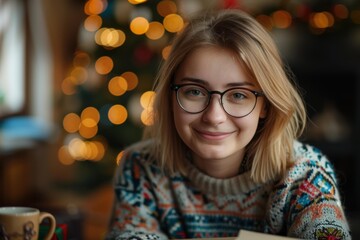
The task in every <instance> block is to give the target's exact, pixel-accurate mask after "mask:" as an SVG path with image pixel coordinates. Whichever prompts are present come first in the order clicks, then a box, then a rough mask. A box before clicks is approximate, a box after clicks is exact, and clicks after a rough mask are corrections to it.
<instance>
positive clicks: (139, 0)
mask: <svg viewBox="0 0 360 240" xmlns="http://www.w3.org/2000/svg"><path fill="white" fill-rule="evenodd" d="M146 1H147V0H128V2H129V3H131V4H134V5H136V4H140V3H144V2H146Z"/></svg>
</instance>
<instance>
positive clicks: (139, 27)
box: [130, 17, 149, 35]
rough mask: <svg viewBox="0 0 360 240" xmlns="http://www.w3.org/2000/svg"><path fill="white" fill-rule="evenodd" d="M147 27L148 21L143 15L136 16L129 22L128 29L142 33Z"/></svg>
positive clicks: (138, 33) (135, 32) (137, 33)
mask: <svg viewBox="0 0 360 240" xmlns="http://www.w3.org/2000/svg"><path fill="white" fill-rule="evenodd" d="M148 29H149V21H148V20H147V19H146V18H144V17H136V18H134V19H133V20H132V21H131V23H130V30H131V32H133V33H134V34H136V35H142V34H144V33H146V32H147V30H148Z"/></svg>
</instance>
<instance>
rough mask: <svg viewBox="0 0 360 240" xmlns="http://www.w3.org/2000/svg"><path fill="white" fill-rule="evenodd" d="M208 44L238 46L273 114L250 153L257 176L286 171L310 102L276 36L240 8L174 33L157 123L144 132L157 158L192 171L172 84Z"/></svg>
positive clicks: (160, 81) (159, 86) (160, 84)
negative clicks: (181, 68) (176, 122)
mask: <svg viewBox="0 0 360 240" xmlns="http://www.w3.org/2000/svg"><path fill="white" fill-rule="evenodd" d="M203 46H219V47H224V48H227V49H230V50H232V51H233V52H234V53H235V54H237V55H238V57H239V59H242V61H243V63H244V65H245V67H246V68H247V71H249V73H250V74H251V77H253V78H254V79H255V80H256V82H257V84H258V85H259V87H260V88H261V90H262V91H263V92H264V94H265V98H266V110H267V116H266V118H264V119H263V120H262V121H261V123H260V124H259V127H258V130H257V133H256V134H255V136H254V138H253V139H252V141H251V142H250V143H249V144H248V146H247V149H246V154H247V156H248V157H249V159H251V160H252V166H251V176H252V179H253V180H254V181H256V182H266V181H269V180H274V179H276V178H278V177H280V176H281V175H282V174H284V172H285V171H286V169H287V167H288V166H289V164H291V160H292V155H293V143H294V140H295V139H296V138H297V137H299V136H300V135H301V133H302V132H303V130H304V128H305V124H306V111H305V107H304V103H303V100H302V98H301V96H300V94H299V93H298V91H297V88H296V86H295V85H294V84H293V83H292V82H291V81H290V80H289V78H288V76H287V73H286V72H285V67H284V65H283V63H282V60H281V58H280V55H279V53H278V50H277V48H276V45H275V43H274V41H273V39H272V38H271V36H270V35H269V34H268V32H267V31H266V30H265V29H264V28H263V27H262V26H261V25H260V24H259V23H258V22H257V21H256V20H255V19H254V18H252V17H251V16H249V15H248V14H246V13H244V12H242V11H240V10H234V9H232V10H229V9H227V10H221V11H218V12H216V13H210V12H208V13H206V14H204V15H200V16H199V17H196V18H193V19H191V20H190V21H189V22H188V24H187V25H186V27H185V28H184V29H183V31H182V32H181V33H180V34H179V35H178V36H177V37H176V38H175V39H174V42H173V44H172V50H171V53H170V55H169V57H168V58H167V60H166V61H164V62H163V64H162V66H161V69H160V71H159V75H158V76H157V79H156V82H155V85H154V91H155V92H156V97H155V100H154V124H153V125H152V126H151V127H150V128H149V129H147V131H145V135H144V136H146V137H151V138H153V139H154V141H155V148H154V152H153V154H154V156H153V157H154V159H157V160H158V161H159V164H160V166H161V167H162V168H163V169H164V170H166V171H168V172H169V173H174V172H175V171H180V172H182V173H183V174H186V169H187V168H186V154H187V152H188V148H187V147H186V146H185V144H184V143H183V142H182V140H181V138H180V137H179V135H178V133H177V132H176V128H175V125H174V119H173V112H172V94H173V93H172V91H171V90H170V84H171V82H172V81H173V78H174V75H175V73H176V71H177V68H178V67H179V65H180V64H181V63H182V62H183V61H184V59H185V58H186V56H187V55H188V54H189V53H190V52H191V51H193V50H194V49H197V48H199V47H203Z"/></svg>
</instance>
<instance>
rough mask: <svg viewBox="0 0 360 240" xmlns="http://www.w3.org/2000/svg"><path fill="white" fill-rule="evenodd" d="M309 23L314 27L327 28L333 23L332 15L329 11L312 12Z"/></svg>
mask: <svg viewBox="0 0 360 240" xmlns="http://www.w3.org/2000/svg"><path fill="white" fill-rule="evenodd" d="M310 24H311V26H312V27H314V28H320V29H323V28H328V27H332V26H333V25H334V17H333V15H332V14H331V13H329V12H318V13H314V14H313V15H312V16H311V17H310Z"/></svg>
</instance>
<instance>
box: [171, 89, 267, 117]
mask: <svg viewBox="0 0 360 240" xmlns="http://www.w3.org/2000/svg"><path fill="white" fill-rule="evenodd" d="M186 86H197V87H201V88H203V89H205V90H206V91H207V93H208V94H209V95H208V100H207V104H206V106H205V107H204V109H203V110H201V111H198V112H189V111H188V110H186V109H184V107H183V106H182V105H181V103H180V101H179V95H178V90H179V89H180V88H182V87H186ZM170 88H171V90H173V91H175V93H176V101H177V103H178V104H179V106H180V107H181V108H182V109H183V110H184V111H185V112H187V113H190V114H197V113H201V112H203V111H205V110H206V109H207V108H208V106H209V104H210V100H211V97H212V95H213V94H219V95H220V105H221V107H222V108H223V110H224V111H225V112H226V113H227V114H228V115H230V116H232V117H235V118H242V117H246V116H247V115H249V114H250V113H252V111H253V110H254V109H255V107H256V104H257V98H258V97H262V96H264V93H262V92H259V91H255V90H251V89H248V88H243V87H234V88H229V89H226V90H225V91H224V92H220V91H209V90H208V89H207V88H205V87H204V86H202V85H199V84H193V83H189V84H173V83H172V84H171V85H170ZM234 89H243V90H246V91H249V92H251V93H252V94H254V95H255V104H254V107H253V108H252V109H251V111H250V112H249V113H247V114H246V115H244V116H240V117H238V116H234V115H231V114H230V113H228V112H227V111H226V109H225V108H224V105H223V100H222V99H223V96H224V95H225V94H226V93H227V92H229V91H231V90H234Z"/></svg>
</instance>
